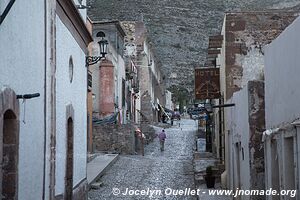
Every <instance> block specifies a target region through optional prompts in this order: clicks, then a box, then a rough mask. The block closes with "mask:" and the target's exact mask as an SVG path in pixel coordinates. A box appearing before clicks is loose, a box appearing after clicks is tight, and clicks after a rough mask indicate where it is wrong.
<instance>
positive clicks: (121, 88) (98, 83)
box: [89, 20, 138, 153]
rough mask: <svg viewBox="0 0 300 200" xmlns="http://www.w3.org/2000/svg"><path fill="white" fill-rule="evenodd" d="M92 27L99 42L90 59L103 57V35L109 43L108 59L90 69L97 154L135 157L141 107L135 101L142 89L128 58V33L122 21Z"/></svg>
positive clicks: (96, 23) (92, 49)
mask: <svg viewBox="0 0 300 200" xmlns="http://www.w3.org/2000/svg"><path fill="white" fill-rule="evenodd" d="M89 23H90V27H91V31H92V35H93V37H94V40H95V42H94V43H92V44H91V45H90V47H89V49H90V55H92V56H94V55H99V53H100V52H99V46H98V44H97V40H99V39H101V38H99V37H97V34H98V33H99V32H102V33H104V34H105V38H106V39H107V40H108V43H109V45H108V52H107V55H106V58H105V59H103V60H102V61H100V63H96V64H94V65H91V66H89V70H90V71H91V74H92V80H93V81H92V89H91V91H92V95H93V123H94V124H93V143H94V150H95V151H112V152H119V153H134V144H135V143H134V131H135V125H134V123H135V122H136V121H134V120H135V116H136V110H135V109H136V107H137V106H138V105H137V104H138V103H137V101H134V100H135V99H136V98H137V95H136V93H138V86H137V84H136V82H137V73H134V71H136V70H135V66H134V65H133V63H132V62H131V61H130V60H128V59H126V58H125V55H124V53H125V51H124V38H125V36H126V33H125V31H124V29H123V27H122V26H121V23H120V22H118V21H107V22H100V21H92V20H89ZM129 69H130V73H129V71H128V70H129ZM126 72H128V73H126ZM136 87H137V88H136ZM132 108H133V109H134V110H132ZM132 119H133V121H132Z"/></svg>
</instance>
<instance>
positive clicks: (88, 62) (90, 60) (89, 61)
mask: <svg viewBox="0 0 300 200" xmlns="http://www.w3.org/2000/svg"><path fill="white" fill-rule="evenodd" d="M101 58H103V57H102V56H87V57H86V60H85V65H86V66H87V67H88V66H90V65H93V64H96V63H97V62H99V61H100V60H101Z"/></svg>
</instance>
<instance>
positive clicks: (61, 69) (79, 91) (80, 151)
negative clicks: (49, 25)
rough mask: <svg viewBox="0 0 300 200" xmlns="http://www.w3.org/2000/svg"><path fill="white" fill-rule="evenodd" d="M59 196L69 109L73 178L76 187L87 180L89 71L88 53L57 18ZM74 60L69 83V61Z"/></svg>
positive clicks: (57, 180) (57, 192) (57, 157)
mask: <svg viewBox="0 0 300 200" xmlns="http://www.w3.org/2000/svg"><path fill="white" fill-rule="evenodd" d="M56 31H57V33H56V54H57V61H56V62H57V63H56V64H57V70H56V81H57V82H56V93H57V94H56V129H57V132H56V187H55V190H56V191H55V192H56V195H58V194H61V193H64V188H65V172H66V144H67V138H66V106H67V105H68V104H72V106H73V108H74V119H73V121H74V167H73V169H74V172H73V173H74V175H73V186H76V185H77V184H78V183H79V182H81V181H82V180H83V179H85V178H86V154H87V135H86V134H87V131H86V130H87V103H86V102H87V85H86V84H84V83H87V69H86V67H85V53H84V52H83V51H82V50H81V48H80V47H79V46H78V43H77V42H76V40H75V39H74V37H73V36H72V34H71V33H70V32H69V31H68V29H67V28H66V27H65V25H64V24H63V23H62V21H61V20H60V18H59V17H57V18H56ZM71 56H72V59H73V66H74V67H73V79H72V82H71V81H70V78H69V77H70V73H69V59H70V57H71Z"/></svg>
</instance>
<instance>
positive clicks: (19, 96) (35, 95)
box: [17, 93, 40, 99]
mask: <svg viewBox="0 0 300 200" xmlns="http://www.w3.org/2000/svg"><path fill="white" fill-rule="evenodd" d="M39 96H40V93H34V94H21V95H20V94H18V95H17V99H32V98H36V97H39Z"/></svg>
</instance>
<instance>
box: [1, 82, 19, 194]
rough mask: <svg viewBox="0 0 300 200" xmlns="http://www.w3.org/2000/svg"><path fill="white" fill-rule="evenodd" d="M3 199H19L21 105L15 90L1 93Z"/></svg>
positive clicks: (7, 89)
mask: <svg viewBox="0 0 300 200" xmlns="http://www.w3.org/2000/svg"><path fill="white" fill-rule="evenodd" d="M0 105H1V106H0V190H1V191H0V192H1V199H12V200H16V199H18V159H19V119H18V116H19V103H18V100H17V98H16V95H15V93H14V91H13V90H11V89H9V88H4V89H2V91H0Z"/></svg>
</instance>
